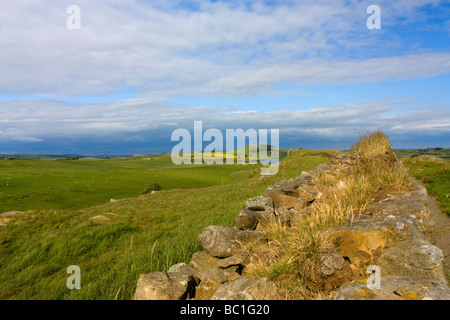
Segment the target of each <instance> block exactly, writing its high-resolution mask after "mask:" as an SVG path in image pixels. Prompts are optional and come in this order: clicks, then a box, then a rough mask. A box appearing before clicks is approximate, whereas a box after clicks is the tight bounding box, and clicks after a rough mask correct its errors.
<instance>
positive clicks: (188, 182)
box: [0, 154, 248, 213]
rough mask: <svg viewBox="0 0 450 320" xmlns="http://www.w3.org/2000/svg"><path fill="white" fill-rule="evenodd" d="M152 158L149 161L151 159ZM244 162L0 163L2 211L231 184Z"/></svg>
mask: <svg viewBox="0 0 450 320" xmlns="http://www.w3.org/2000/svg"><path fill="white" fill-rule="evenodd" d="M149 159H152V160H149ZM247 169H248V168H246V167H245V166H243V165H227V166H205V165H196V166H194V165H183V166H181V165H180V166H175V165H174V164H173V163H172V161H171V159H170V155H167V154H164V155H158V156H152V157H151V158H148V157H145V158H137V159H133V158H130V159H108V160H77V161H55V160H12V161H6V160H3V161H0V213H1V212H5V211H25V210H30V209H81V208H85V207H87V206H91V205H95V204H100V203H105V202H108V201H110V199H122V198H128V197H137V196H139V195H140V193H141V192H142V191H143V190H144V187H145V186H146V185H147V184H148V183H151V182H158V183H159V185H161V187H162V189H163V190H169V189H174V188H198V187H206V186H212V185H217V184H227V183H231V182H232V181H233V179H232V178H231V176H232V173H234V172H238V171H242V170H247Z"/></svg>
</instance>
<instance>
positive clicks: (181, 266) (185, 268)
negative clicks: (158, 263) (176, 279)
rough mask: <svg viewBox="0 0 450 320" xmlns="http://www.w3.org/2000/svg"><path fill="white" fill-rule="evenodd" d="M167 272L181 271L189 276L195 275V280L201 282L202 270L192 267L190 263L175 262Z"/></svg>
mask: <svg viewBox="0 0 450 320" xmlns="http://www.w3.org/2000/svg"><path fill="white" fill-rule="evenodd" d="M167 272H169V273H172V272H179V273H182V274H185V275H187V276H193V277H194V278H195V280H196V281H197V284H198V283H199V282H200V279H201V276H202V275H201V272H200V271H198V270H197V269H195V268H193V267H191V266H190V265H188V264H186V263H183V262H182V263H178V264H174V265H173V266H171V267H170V268H169V270H167Z"/></svg>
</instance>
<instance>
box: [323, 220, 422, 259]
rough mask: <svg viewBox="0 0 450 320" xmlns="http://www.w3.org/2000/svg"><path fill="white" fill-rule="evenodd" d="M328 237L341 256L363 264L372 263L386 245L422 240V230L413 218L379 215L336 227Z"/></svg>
mask: <svg viewBox="0 0 450 320" xmlns="http://www.w3.org/2000/svg"><path fill="white" fill-rule="evenodd" d="M331 239H332V241H333V243H334V245H335V246H336V249H337V251H338V252H339V253H340V254H341V255H342V256H343V257H346V258H348V259H349V260H350V262H351V263H352V264H354V265H356V266H363V265H367V264H370V263H372V262H373V260H374V257H378V256H380V255H381V254H382V253H383V251H384V249H385V248H386V247H388V246H392V245H394V244H395V243H398V242H401V241H404V240H411V239H423V233H422V231H421V230H420V228H419V226H418V225H417V223H416V222H415V220H414V219H413V218H410V217H407V216H387V217H384V216H383V217H374V218H373V219H364V220H361V221H357V222H355V223H352V224H349V225H346V226H343V227H339V228H336V229H334V231H333V232H332V234H331Z"/></svg>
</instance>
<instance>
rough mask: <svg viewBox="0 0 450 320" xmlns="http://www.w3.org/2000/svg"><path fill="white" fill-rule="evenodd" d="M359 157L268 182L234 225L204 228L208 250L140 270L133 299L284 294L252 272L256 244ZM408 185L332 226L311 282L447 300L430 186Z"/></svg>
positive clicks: (350, 295)
mask: <svg viewBox="0 0 450 320" xmlns="http://www.w3.org/2000/svg"><path fill="white" fill-rule="evenodd" d="M358 161H360V159H359V156H358V155H357V154H352V155H349V154H345V155H341V156H338V157H336V158H333V159H332V160H331V161H330V162H327V163H324V164H322V165H319V166H318V167H316V168H315V169H313V170H312V171H310V172H303V173H302V174H300V175H299V176H298V177H296V178H293V179H287V180H284V181H279V182H276V183H274V184H273V185H271V186H269V187H268V188H267V189H266V190H265V191H264V192H263V193H262V195H261V196H257V197H254V198H251V199H248V201H247V202H246V207H245V208H243V209H241V210H240V212H239V213H238V214H237V217H236V226H235V227H234V228H231V227H223V226H209V227H206V228H205V229H204V230H203V232H202V233H201V234H199V235H198V238H197V239H198V241H199V242H200V243H201V245H202V247H203V251H200V252H196V253H194V255H193V256H192V259H191V261H190V262H189V264H185V263H181V264H177V265H174V266H172V267H171V268H170V269H169V270H168V272H152V273H149V274H143V275H141V276H140V278H139V281H138V284H137V288H136V293H135V299H152V300H153V299H156V300H157V299H169V300H171V299H196V300H209V299H212V300H236V299H238V300H242V299H245V300H252V299H255V300H273V299H283V298H284V295H283V294H282V293H281V291H280V289H279V288H277V286H276V285H275V283H274V282H272V281H270V280H269V279H267V278H264V277H255V276H248V275H247V272H246V269H247V268H248V267H249V264H250V262H251V255H252V253H251V252H252V247H261V246H267V241H268V239H267V236H266V233H265V226H267V224H268V223H272V222H277V223H279V224H280V225H281V226H283V227H285V228H291V225H292V224H293V223H295V221H296V219H298V218H299V217H301V215H307V214H308V207H309V206H310V205H311V204H312V203H314V201H315V200H316V199H317V198H318V197H320V196H322V194H320V192H318V189H317V188H314V185H315V180H316V179H317V177H318V175H319V174H322V173H330V174H333V173H335V172H336V171H338V170H339V171H341V172H342V171H345V170H346V169H348V168H349V167H351V166H352V165H354V164H355V163H357V162H358ZM395 161H398V160H396V159H395ZM411 184H412V186H413V187H412V190H411V191H410V192H408V193H401V194H385V195H384V196H383V197H382V198H377V199H375V200H374V201H372V203H371V204H370V205H369V206H368V207H367V208H366V209H365V210H364V211H363V212H362V214H358V215H357V216H355V217H354V218H353V219H352V221H351V222H349V223H348V224H346V225H344V226H341V227H338V228H335V229H333V230H332V235H331V239H332V243H333V244H334V246H335V252H332V253H327V254H323V255H322V256H321V257H320V258H319V260H318V264H317V268H316V269H317V270H316V272H315V274H314V279H312V280H311V281H313V282H315V283H320V284H321V286H322V288H324V289H326V290H333V289H334V290H335V291H337V294H336V295H335V298H336V299H337V300H354V299H363V300H367V299H395V300H398V299H450V289H449V287H448V284H447V280H446V278H445V275H444V271H443V254H442V251H441V249H439V248H438V247H436V246H434V245H433V244H432V243H433V232H432V230H433V221H431V219H430V211H429V209H428V206H427V201H428V200H427V192H426V189H425V188H424V187H423V186H422V185H420V184H418V183H417V182H415V181H413V180H411ZM294 217H295V219H294ZM368 266H371V267H370V268H369V269H370V270H372V271H373V270H375V271H376V273H368V274H367V275H366V276H365V277H361V274H358V273H357V272H354V270H356V269H358V268H359V270H361V268H367V267H368ZM378 280H379V281H378Z"/></svg>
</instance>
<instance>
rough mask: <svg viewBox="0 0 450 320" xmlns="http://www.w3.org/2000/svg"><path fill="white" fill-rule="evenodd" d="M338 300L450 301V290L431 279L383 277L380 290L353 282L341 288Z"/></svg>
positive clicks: (360, 282)
mask: <svg viewBox="0 0 450 320" xmlns="http://www.w3.org/2000/svg"><path fill="white" fill-rule="evenodd" d="M336 300H450V288H449V287H448V286H446V285H444V284H442V283H441V282H439V281H436V280H433V279H430V278H418V277H383V276H382V277H381V283H380V289H376V288H373V289H369V288H368V286H367V282H366V281H361V280H360V281H352V282H349V283H346V284H344V285H342V286H341V287H340V288H339V291H338V293H337V295H336Z"/></svg>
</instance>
